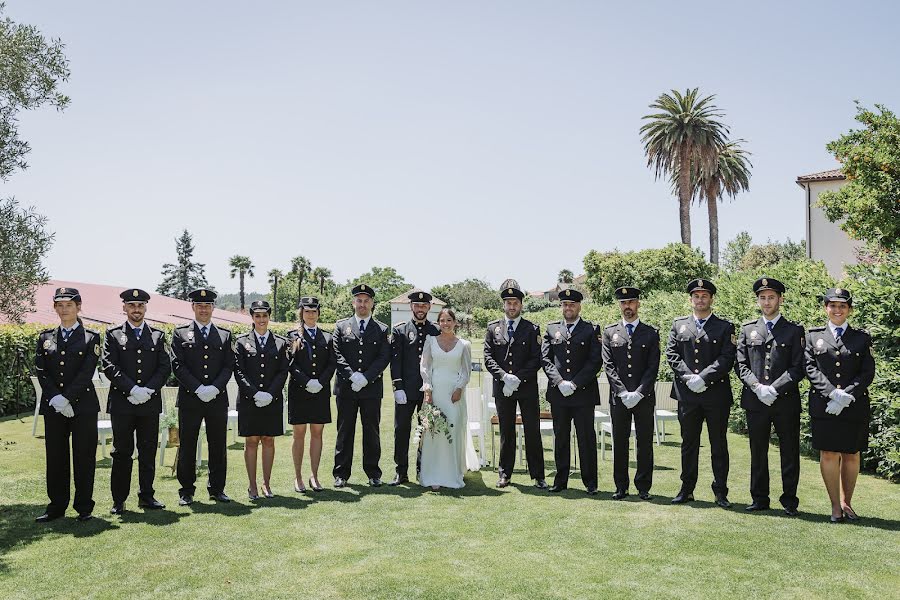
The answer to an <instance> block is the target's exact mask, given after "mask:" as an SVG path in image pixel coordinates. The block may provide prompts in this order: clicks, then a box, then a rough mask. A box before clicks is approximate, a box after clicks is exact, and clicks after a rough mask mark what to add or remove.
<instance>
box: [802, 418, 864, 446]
mask: <svg viewBox="0 0 900 600" xmlns="http://www.w3.org/2000/svg"><path fill="white" fill-rule="evenodd" d="M809 427H810V429H811V430H812V446H813V448H815V449H816V450H826V451H828V452H842V453H844V454H854V453H856V452H862V451H864V450H865V449H866V448H868V447H869V421H868V420H865V421H847V420H844V419H836V418H834V417H828V418H824V419H823V418H820V417H813V418H811V419H810V420H809Z"/></svg>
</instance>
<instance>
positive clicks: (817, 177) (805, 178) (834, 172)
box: [797, 169, 846, 183]
mask: <svg viewBox="0 0 900 600" xmlns="http://www.w3.org/2000/svg"><path fill="white" fill-rule="evenodd" d="M843 179H846V177H844V173H843V172H842V171H841V170H840V169H831V170H830V171H822V172H821V173H810V174H809V175H800V176H798V177H797V183H808V182H810V181H841V180H843Z"/></svg>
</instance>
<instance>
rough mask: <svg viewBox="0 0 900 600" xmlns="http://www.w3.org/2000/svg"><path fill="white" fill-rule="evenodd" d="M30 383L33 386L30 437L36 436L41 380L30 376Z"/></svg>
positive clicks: (39, 409)
mask: <svg viewBox="0 0 900 600" xmlns="http://www.w3.org/2000/svg"><path fill="white" fill-rule="evenodd" d="M31 385H32V387H34V394H35V396H34V397H35V401H34V421H32V423H31V437H36V436H37V422H38V417H39V416H41V394H43V391H42V390H41V382H40V381H38V378H37V377H32V378H31Z"/></svg>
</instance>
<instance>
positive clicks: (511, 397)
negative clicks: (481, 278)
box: [484, 279, 547, 489]
mask: <svg viewBox="0 0 900 600" xmlns="http://www.w3.org/2000/svg"><path fill="white" fill-rule="evenodd" d="M524 297H525V294H523V293H522V290H520V289H519V284H518V283H517V282H516V281H515V280H513V279H507V280H506V281H505V282H504V286H503V289H501V290H500V298H502V299H503V310H504V312H505V313H506V318H505V319H500V320H498V321H491V322H490V323H488V328H487V333H486V334H485V337H484V366H485V367H487V370H488V372H490V374H491V376H492V377H493V378H494V402H495V403H496V405H497V420H498V421H499V424H500V463H499V465H498V469H497V471H498V474H499V478H498V480H497V487H500V488H504V487H506V486H508V485H509V480H510V478H511V477H512V471H513V465H514V464H515V458H516V405H518V406H519V412H520V413H521V417H522V427H523V429H524V430H525V457H526V458H527V460H528V473H529V474H530V475H531V478H532V479H533V480H534V481H535V487H538V488H541V489H544V488H546V487H547V482H546V481H545V480H544V447H543V445H542V444H541V421H540V417H541V414H540V401H539V398H538V384H537V372H538V369H540V368H541V330H540V328H539V327H538V326H537V325H535V324H534V323H532V322H531V321H529V320H527V319H523V318H522V299H523V298H524Z"/></svg>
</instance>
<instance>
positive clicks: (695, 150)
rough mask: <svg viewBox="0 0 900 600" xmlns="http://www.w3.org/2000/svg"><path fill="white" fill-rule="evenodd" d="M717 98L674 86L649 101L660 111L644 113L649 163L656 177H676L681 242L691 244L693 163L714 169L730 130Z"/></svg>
mask: <svg viewBox="0 0 900 600" xmlns="http://www.w3.org/2000/svg"><path fill="white" fill-rule="evenodd" d="M714 99H715V96H706V97H704V98H698V88H694V89H692V90H691V89H688V90H685V92H684V94H681V93H680V92H678V91H677V90H672V93H671V95H670V94H662V95H660V97H659V98H657V99H656V101H655V102H654V103H653V104H651V105H650V108H652V109H655V110H658V111H660V112H657V113H654V114H650V115H644V117H642V118H643V119H645V120H647V121H648V122H647V123H645V124H644V125H642V126H641V130H640V131H641V142H643V144H644V152H645V154H646V155H647V166H648V167H652V168H653V169H654V172H655V175H656V177H657V178H659V177H660V176H661V175H668V176H669V177H673V176H674V177H675V187H676V190H677V192H678V205H679V210H678V216H679V219H680V221H681V242H682V243H683V244H686V245H688V246H690V245H691V198H692V197H693V191H694V188H693V186H692V182H691V167H692V166H696V167H699V168H700V169H711V166H712V165H713V164H714V163H715V160H716V156H717V154H718V150H719V149H720V148H721V147H722V146H724V145H725V136H726V134H727V133H728V128H727V127H725V125H723V124H722V123H721V122H720V121H719V120H718V117H721V116H722V113H721V112H719V109H718V108H716V106H715V105H714V104H713V103H712V101H713V100H714Z"/></svg>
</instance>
